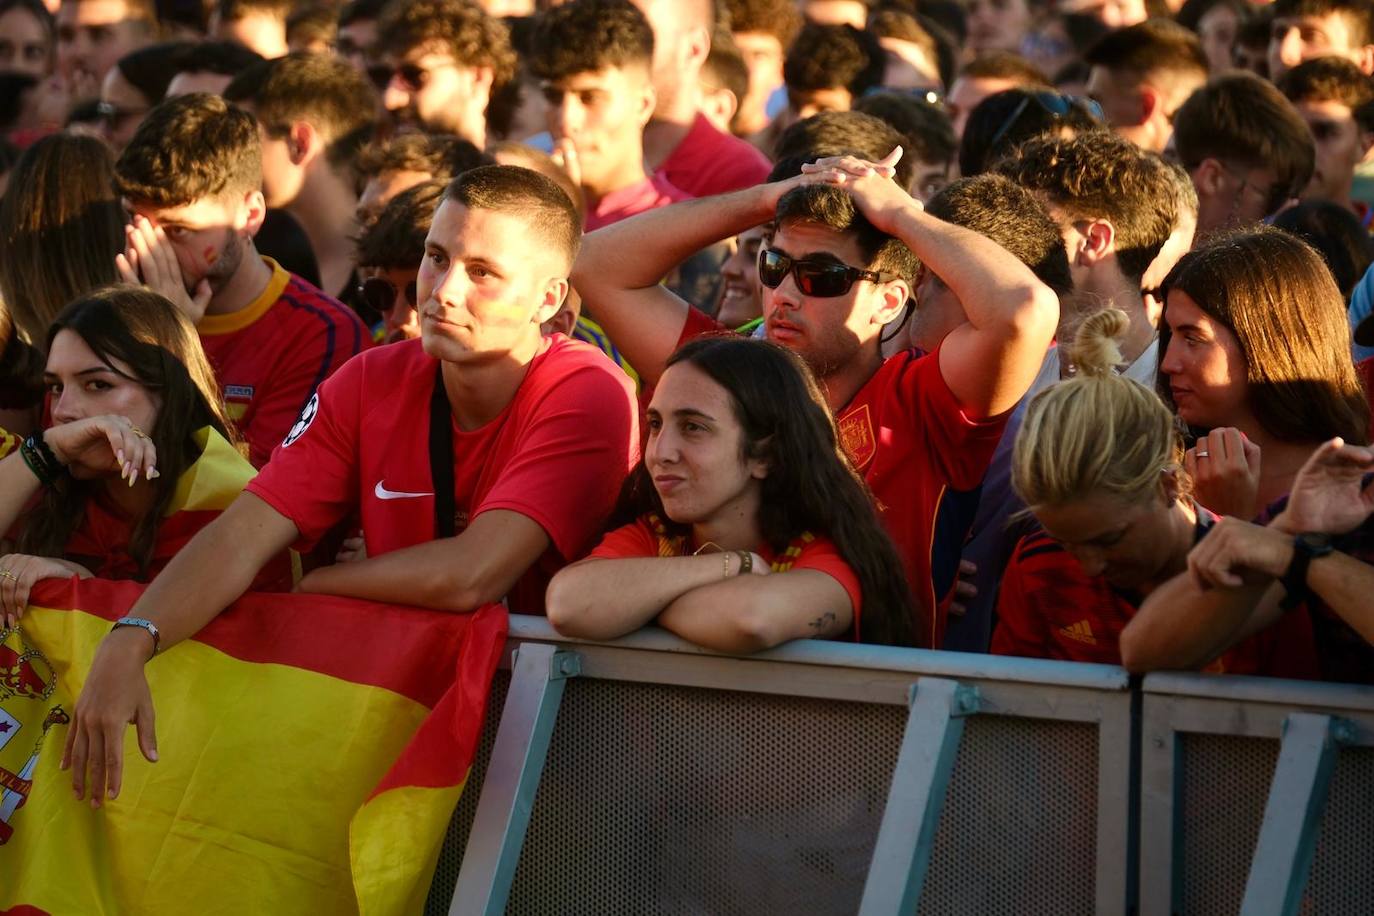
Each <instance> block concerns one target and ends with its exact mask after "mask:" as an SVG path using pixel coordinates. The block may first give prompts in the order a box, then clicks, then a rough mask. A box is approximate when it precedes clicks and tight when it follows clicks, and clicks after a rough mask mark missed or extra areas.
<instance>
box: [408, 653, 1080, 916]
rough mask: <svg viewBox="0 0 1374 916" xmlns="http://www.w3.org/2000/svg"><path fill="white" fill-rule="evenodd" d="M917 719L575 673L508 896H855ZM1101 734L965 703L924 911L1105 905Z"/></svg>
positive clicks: (453, 845) (580, 901)
mask: <svg viewBox="0 0 1374 916" xmlns="http://www.w3.org/2000/svg"><path fill="white" fill-rule="evenodd" d="M508 680H509V676H508V674H506V673H505V672H499V673H498V675H497V682H496V686H495V688H494V692H493V698H492V705H491V709H492V713H491V715H489V717H488V724H487V733H486V735H485V737H484V740H483V744H482V746H481V748H480V749H479V761H478V764H477V766H476V767H475V768H474V771H473V778H472V781H471V782H470V786H471V787H472V788H473V789H474V790H476V789H477V788H478V787H479V786H480V785H481V782H480V779H481V776H482V775H483V773H484V771H485V764H486V759H487V757H488V756H489V754H490V747H491V738H492V733H493V731H494V725H495V720H496V718H497V717H498V716H499V713H500V709H501V702H502V700H503V699H504V695H505V690H506V686H507V683H508ZM905 722H906V710H905V709H904V708H901V707H896V706H878V705H866V704H857V703H844V702H838V701H828V700H814V699H807V698H795V697H775V696H767V695H759V694H745V693H736V692H730V691H714V690H700V689H692V688H679V687H671V686H662V685H650V684H632V683H622V682H613V681H597V680H592V679H586V680H584V679H574V680H571V681H569V682H568V685H567V688H566V692H565V694H564V698H563V705H562V709H561V711H560V714H559V719H558V725H557V728H556V731H555V734H554V738H553V744H552V747H551V748H550V751H549V758H548V764H547V766H546V768H545V772H544V778H543V781H542V783H541V785H540V790H539V795H538V798H537V799H536V802H535V806H534V814H533V817H532V819H531V823H530V829H529V833H528V835H527V837H526V842H525V848H524V852H523V855H522V856H521V860H520V865H519V867H518V869H517V872H516V876H515V882H514V886H513V888H512V891H511V898H510V904H509V906H508V908H507V912H508V913H513V914H522V916H523V914H545V913H549V914H560V916H564V914H569V916H571V914H582V913H587V914H597V916H602V914H604V916H615V914H635V916H638V914H649V913H665V914H677V913H684V914H685V913H690V914H735V913H741V914H742V913H747V914H750V916H753V914H766V913H781V914H800V913H806V914H828V913H837V914H838V913H845V914H852V913H853V912H855V910H856V909H857V907H858V903H859V899H860V897H861V895H862V891H863V882H864V878H865V875H866V873H867V869H868V866H869V862H870V859H871V857H872V851H873V844H874V842H875V841H876V839H877V833H878V826H879V823H880V821H881V818H882V809H883V805H884V804H885V802H886V798H887V792H888V788H889V782H890V779H891V773H892V769H893V767H894V766H895V764H896V758H897V752H898V748H899V745H900V742H901V736H902V730H903V728H904V726H905ZM1096 736H1097V732H1096V728H1095V726H1092V725H1081V724H1072V723H1055V722H1047V721H1028V720H1018V719H1010V718H1000V717H990V716H975V717H973V718H971V719H970V720H969V721H968V724H967V726H966V728H965V731H964V739H963V743H962V745H961V750H960V754H959V758H958V760H957V762H956V765H955V771H954V775H953V777H952V780H951V783H950V787H949V793H948V795H947V798H946V805H945V814H944V817H943V819H942V822H941V827H940V829H939V830H938V831H937V836H936V844H935V851H934V855H933V857H932V863H931V869H930V872H929V873H928V876H927V882H926V888H925V893H924V895H923V904H922V907H921V913H922V914H931V916H943V914H965V913H967V914H979V916H983V914H999V913H1005V914H1018V916H1019V914H1047V916H1050V914H1053V916H1061V914H1062V916H1068V914H1073V913H1090V912H1092V909H1093V884H1094V847H1095V840H1096V837H1095V826H1096V821H1095V817H1096V782H1097V740H1096ZM477 795H478V793H477V791H472V792H469V793H467V794H466V795H465V796H464V799H463V801H462V802H461V803H460V805H459V807H458V811H457V812H456V814H455V817H454V820H453V824H452V826H451V827H450V830H449V837H448V841H447V842H446V844H445V848H444V853H443V856H442V857H441V859H440V864H439V868H438V870H437V872H436V875H435V880H434V885H433V889H432V891H431V896H430V901H429V906H428V907H427V910H426V912H427V913H429V914H442V913H444V912H446V910H447V906H448V900H449V898H450V896H451V895H452V890H453V885H454V882H455V880H456V878H457V874H458V866H459V862H460V861H461V857H462V848H463V846H464V844H465V843H466V840H467V833H468V829H469V826H470V824H471V820H472V815H473V811H474V810H475V807H476V801H477Z"/></svg>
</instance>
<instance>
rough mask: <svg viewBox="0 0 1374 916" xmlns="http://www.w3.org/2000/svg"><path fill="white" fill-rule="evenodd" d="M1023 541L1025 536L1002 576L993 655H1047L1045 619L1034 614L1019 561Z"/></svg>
mask: <svg viewBox="0 0 1374 916" xmlns="http://www.w3.org/2000/svg"><path fill="white" fill-rule="evenodd" d="M1024 544H1025V539H1024V538H1023V539H1022V541H1021V543H1020V544H1018V545H1017V549H1016V551H1015V553H1014V554H1013V556H1012V558H1011V562H1009V563H1008V564H1007V569H1006V572H1005V573H1004V574H1003V575H1002V587H1001V590H1000V592H999V593H998V596H997V627H996V629H994V630H993V631H992V648H991V651H992V654H993V655H1017V656H1021V657H1022V658H1047V657H1048V653H1046V651H1045V633H1044V629H1045V627H1044V621H1043V620H1042V619H1040V618H1039V617H1038V615H1037V614H1036V613H1035V610H1034V609H1033V608H1032V607H1031V603H1030V600H1029V597H1028V596H1027V594H1026V582H1025V577H1024V575H1023V571H1022V568H1021V562H1020V552H1021V547H1022V546H1024Z"/></svg>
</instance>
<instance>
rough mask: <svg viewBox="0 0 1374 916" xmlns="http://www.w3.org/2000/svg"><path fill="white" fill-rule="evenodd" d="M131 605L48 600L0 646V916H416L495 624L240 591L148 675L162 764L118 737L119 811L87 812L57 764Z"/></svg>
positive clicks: (461, 775)
mask: <svg viewBox="0 0 1374 916" xmlns="http://www.w3.org/2000/svg"><path fill="white" fill-rule="evenodd" d="M141 588H142V587H141V586H139V585H136V584H133V583H127V582H107V581H102V580H98V579H87V580H84V581H80V580H72V581H70V582H57V581H53V582H47V583H43V584H41V585H40V587H39V588H38V589H36V590H35V592H34V596H33V599H32V600H31V606H30V608H29V609H28V610H27V611H26V612H25V614H24V616H23V618H22V620H21V622H20V627H19V628H18V630H16V631H13V632H8V633H3V635H4V640H3V644H0V914H7V913H16V914H17V913H24V914H38V913H49V914H53V916H59V914H83V916H85V914H163V913H197V914H214V913H225V914H230V913H233V914H242V913H272V914H295V913H300V914H311V916H316V914H342V913H354V912H358V913H363V914H369V916H371V914H391V913H397V914H400V913H418V912H421V911H422V910H423V908H424V901H425V896H426V894H427V892H428V889H429V883H430V877H431V875H432V874H433V871H434V866H435V863H436V861H437V860H438V856H439V849H440V846H441V844H442V841H443V838H444V834H445V831H446V828H447V826H448V822H449V818H450V816H451V814H452V812H453V808H454V805H455V804H456V803H457V800H458V797H459V795H460V794H461V793H462V791H463V785H464V783H465V781H466V779H467V775H468V772H469V768H470V767H471V764H472V760H473V754H474V752H475V749H476V745H477V740H478V735H479V733H480V731H481V728H482V723H483V719H484V717H485V710H486V702H487V694H488V690H489V688H490V686H491V678H492V674H493V673H494V671H495V669H496V664H497V661H498V658H499V656H500V652H501V648H502V646H503V644H504V641H505V634H506V627H507V617H506V612H505V610H504V609H503V608H501V607H499V606H495V605H493V606H488V607H484V608H482V609H481V610H478V611H476V612H474V613H471V614H447V613H440V612H436V611H425V610H418V609H415V608H405V607H395V606H391V605H381V604H373V603H367V602H361V601H353V600H349V599H340V598H332V597H325V596H317V595H276V594H272V595H269V594H250V595H247V596H245V597H244V598H242V599H240V600H239V601H238V602H237V603H235V604H234V605H233V606H232V607H231V608H230V609H229V610H228V611H226V612H225V613H223V614H221V615H220V616H219V617H217V618H216V619H215V620H214V621H213V622H212V623H211V624H210V625H209V626H207V627H206V628H205V629H204V630H202V631H201V632H200V633H199V634H198V635H197V636H196V637H195V638H194V639H192V640H188V641H186V642H184V643H181V644H179V645H177V646H174V647H172V648H171V649H169V650H168V651H167V652H166V653H164V654H162V655H159V656H158V657H156V658H155V659H153V660H152V661H151V662H149V664H148V666H147V669H146V670H147V673H148V681H149V685H150V687H151V688H152V694H153V702H154V705H155V708H156V715H157V720H156V721H157V726H156V727H157V736H158V756H159V761H158V762H157V763H149V762H147V761H146V760H144V759H143V757H142V755H141V754H140V752H139V750H138V747H137V744H136V740H135V736H134V732H133V728H132V727H131V728H130V729H129V732H128V735H127V736H126V740H125V745H124V784H123V788H122V790H121V791H120V795H119V798H117V799H115V800H114V801H110V802H107V803H106V804H105V806H104V807H102V808H100V809H99V810H93V809H92V808H91V807H90V806H89V804H86V803H82V802H78V801H76V800H75V799H74V797H73V794H72V788H71V774H70V773H66V772H62V771H60V770H59V769H58V761H59V760H60V758H61V753H62V747H63V744H64V743H65V741H66V737H67V736H66V729H67V727H68V723H69V722H70V717H71V712H72V708H73V703H74V700H75V698H76V697H77V695H78V694H79V692H80V690H81V686H82V682H83V680H84V678H85V675H86V672H87V670H88V669H89V667H90V663H91V658H92V656H93V655H94V653H95V649H96V646H97V645H98V644H99V642H100V640H101V638H102V637H103V636H104V635H105V634H106V633H107V632H108V631H109V629H110V624H111V622H112V621H113V620H115V619H117V618H119V617H121V616H123V615H124V614H126V613H127V612H128V609H129V608H130V607H131V606H132V605H133V603H134V601H135V600H136V599H137V598H138V595H139V592H140V590H141ZM0 632H3V631H0Z"/></svg>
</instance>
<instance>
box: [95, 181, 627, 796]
mask: <svg viewBox="0 0 1374 916" xmlns="http://www.w3.org/2000/svg"><path fill="white" fill-rule="evenodd" d="M580 235H581V230H580V228H579V226H578V219H577V213H576V211H575V210H574V209H573V206H572V203H571V201H569V200H568V198H567V195H566V194H564V193H563V191H562V190H561V189H559V188H558V186H557V185H555V184H554V183H553V182H552V181H550V180H549V179H547V178H544V177H543V176H542V175H539V174H538V173H537V172H533V171H530V170H528V169H522V168H516V167H512V166H485V167H482V168H478V169H473V170H471V171H469V172H465V173H464V174H463V175H462V176H460V177H459V178H458V179H457V180H456V181H455V182H454V183H453V184H452V185H450V187H449V189H448V191H447V192H446V193H445V197H444V200H443V202H442V203H441V204H440V205H439V208H438V210H437V211H436V212H435V214H434V221H433V223H432V224H431V226H430V231H429V236H428V238H427V239H426V242H425V249H426V253H425V260H424V263H423V266H422V267H421V268H420V274H419V278H418V287H419V299H420V302H421V307H420V308H421V320H422V324H421V338H420V339H419V340H411V341H405V342H402V343H397V344H392V345H390V346H386V347H378V348H375V349H373V350H369V351H368V352H367V353H365V354H363V355H362V356H361V357H360V358H358V359H356V360H353V361H351V362H350V363H349V364H348V365H347V366H345V367H344V368H343V369H342V370H340V372H339V373H338V374H336V375H335V376H333V377H332V378H331V379H330V380H329V381H328V382H326V383H325V384H324V385H323V386H321V388H320V391H319V393H318V394H316V396H315V397H313V398H312V399H311V400H310V403H309V404H308V405H307V406H306V408H305V411H304V412H303V413H302V414H301V417H300V419H299V420H298V421H297V422H296V425H295V427H294V428H293V429H292V430H291V433H290V435H288V436H287V438H286V440H285V441H284V442H283V443H282V445H281V447H280V448H279V449H277V451H276V452H275V453H274V454H273V457H272V461H271V462H270V463H269V464H268V465H267V467H266V468H264V469H263V471H262V473H261V474H259V475H258V477H257V478H255V479H254V481H253V483H252V485H251V487H250V488H248V489H247V490H246V491H245V493H244V495H243V496H241V497H240V498H239V499H238V500H237V501H236V502H235V503H234V504H233V505H231V506H230V507H229V509H228V510H227V511H226V512H225V513H224V514H223V515H222V516H220V518H219V519H218V520H216V521H215V522H214V523H213V524H211V525H210V526H208V527H207V528H206V529H204V531H203V532H202V533H201V534H200V535H198V536H197V537H196V538H195V539H194V540H193V541H192V542H191V543H190V544H189V545H187V547H186V548H185V549H184V550H183V551H182V552H181V553H180V554H178V555H177V557H176V558H175V559H173V560H172V562H171V563H170V564H169V565H168V566H167V568H166V570H165V571H164V572H163V574H162V575H160V576H158V578H157V579H156V580H154V582H153V584H152V585H151V586H149V588H148V590H147V591H146V592H145V593H144V595H143V597H142V598H140V599H139V601H138V603H137V604H135V605H134V607H133V609H132V610H130V612H129V614H130V616H132V617H135V618H142V619H145V620H149V621H151V622H152V625H153V626H155V627H156V628H157V629H158V630H159V631H160V634H161V640H160V645H161V646H162V647H166V646H168V645H171V644H173V643H175V642H178V641H180V640H182V639H185V638H187V637H188V636H191V635H192V634H194V633H196V632H197V631H199V630H200V629H201V627H203V626H205V624H206V623H208V622H209V621H210V620H211V619H212V618H213V617H214V616H215V615H216V614H218V613H219V612H220V611H221V610H222V609H223V608H224V607H226V606H227V605H228V604H229V603H230V602H232V601H233V600H234V599H235V598H237V597H238V596H239V595H240V594H242V592H243V590H244V589H245V588H246V587H247V586H248V583H249V582H250V581H251V580H252V577H253V575H254V574H255V573H256V571H257V569H258V567H259V566H260V565H261V564H262V563H264V562H265V561H266V560H267V559H268V558H269V557H271V556H272V555H274V554H275V553H276V552H278V551H280V550H282V549H283V548H285V547H286V546H288V545H291V544H295V545H296V546H297V547H299V548H302V549H308V548H309V547H310V546H311V545H312V544H313V542H314V541H315V540H316V539H317V538H319V537H320V536H321V535H322V534H323V533H325V532H326V531H328V530H329V529H330V528H331V527H332V526H333V525H334V524H335V523H337V522H338V521H339V520H341V519H343V518H345V517H346V516H348V515H350V514H351V513H355V512H356V513H358V514H359V515H360V516H361V518H362V528H363V533H364V539H365V541H366V557H365V558H364V559H359V560H356V561H353V562H349V563H342V564H339V565H336V566H329V567H324V568H322V569H317V570H315V571H314V572H312V573H310V574H309V575H307V576H306V577H305V578H304V579H302V580H301V582H300V586H299V589H300V590H301V591H306V592H318V593H324V594H332V595H346V596H351V597H355V598H366V599H370V600H373V601H390V602H397V603H402V604H414V605H419V606H422V607H429V608H435V609H438V610H450V611H469V610H473V609H475V608H477V607H479V606H481V605H483V604H488V603H491V602H493V601H500V600H501V599H502V598H505V597H507V596H509V597H510V603H511V606H512V607H514V608H516V609H517V610H524V611H530V610H536V611H537V610H539V609H540V608H542V599H543V594H544V589H545V588H546V587H547V585H548V580H549V578H550V576H551V575H552V573H553V572H554V571H555V570H556V569H558V568H559V567H561V566H562V565H563V564H564V563H567V562H568V561H570V560H572V559H574V558H575V557H578V556H580V555H582V554H584V553H585V552H586V551H587V550H588V549H589V548H590V547H591V546H592V545H593V544H594V543H595V541H596V537H597V536H598V535H599V534H600V532H601V526H602V523H603V521H604V519H605V517H606V515H607V514H608V513H609V511H610V509H611V506H612V503H613V502H614V501H615V497H616V493H617V491H618V490H619V488H620V483H621V481H622V480H623V479H624V477H625V474H626V472H627V471H628V470H629V469H630V468H631V467H632V466H633V465H634V463H635V461H636V460H637V457H638V442H639V433H638V429H637V424H636V420H635V411H634V406H633V392H632V390H631V385H630V382H629V379H627V378H626V377H625V376H624V374H623V373H621V372H620V370H618V369H617V368H616V367H615V366H614V365H613V364H612V363H610V362H609V361H608V360H607V359H606V358H605V356H603V355H602V354H601V353H600V352H599V351H597V350H595V349H594V348H592V347H590V346H587V345H585V344H581V343H577V342H575V341H571V340H568V339H567V338H566V337H563V336H561V335H554V336H552V337H545V336H544V335H543V334H542V333H541V331H540V323H541V322H543V321H545V320H547V319H548V318H549V317H550V316H552V315H553V314H554V312H556V311H557V310H558V308H559V306H560V305H561V304H562V301H563V298H564V296H566V295H567V292H568V280H567V276H568V271H569V268H570V267H571V265H572V262H573V258H574V257H575V255H576V252H577V248H578V244H579V238H580ZM130 631H134V632H130ZM158 645H159V643H158V642H157V639H156V638H155V637H154V636H153V635H152V633H151V631H147V630H145V629H143V628H141V627H121V628H119V629H117V630H115V631H113V632H111V633H110V634H109V636H108V637H107V638H106V639H105V641H104V642H103V643H102V644H101V648H100V649H99V651H98V652H97V656H96V658H95V661H94V663H93V665H92V668H91V673H90V676H89V677H88V679H87V681H86V686H85V689H84V691H83V693H82V696H81V698H80V699H79V701H78V702H77V706H76V717H75V722H74V723H73V734H74V737H73V739H72V741H73V743H72V745H71V764H72V766H73V768H74V769H75V771H76V786H77V789H78V794H79V793H80V791H81V788H82V786H83V780H84V767H85V762H86V760H87V758H89V759H90V761H91V763H92V766H93V768H94V769H93V772H92V779H91V787H92V789H93V791H94V793H95V795H94V798H93V800H94V799H95V798H99V797H100V796H101V790H102V789H103V788H104V787H105V786H106V784H107V779H108V784H109V786H110V787H111V791H112V792H117V791H118V786H119V763H118V758H119V753H118V751H119V746H120V742H121V741H122V735H123V729H124V726H123V723H125V722H129V721H133V720H135V719H136V720H137V724H138V727H139V735H140V741H141V747H142V748H143V750H144V752H145V755H146V754H148V753H150V752H151V749H152V746H153V745H152V740H153V739H152V698H151V696H150V695H149V692H148V686H147V681H146V680H145V679H144V676H143V665H144V663H145V662H146V661H147V660H148V658H149V657H150V656H151V655H152V651H153V650H154V649H155V648H157V647H158ZM101 722H105V723H115V722H118V723H120V724H119V725H118V726H113V725H108V724H107V725H103V726H102V725H100V724H99V723H101ZM107 754H108V755H110V757H111V758H112V759H113V760H114V761H115V762H114V763H112V764H111V765H110V769H109V771H108V773H107V771H106V755H107ZM150 759H151V758H150Z"/></svg>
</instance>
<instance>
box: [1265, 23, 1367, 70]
mask: <svg viewBox="0 0 1374 916" xmlns="http://www.w3.org/2000/svg"><path fill="white" fill-rule="evenodd" d="M1326 55H1335V56H1337V57H1344V58H1346V59H1347V60H1351V61H1354V62H1355V64H1357V65H1358V66H1359V68H1360V69H1361V70H1363V71H1364V72H1365V73H1369V72H1370V71H1371V66H1372V65H1374V55H1371V53H1370V49H1369V48H1367V47H1361V46H1359V45H1357V44H1356V43H1355V39H1354V34H1353V33H1352V31H1351V27H1350V23H1348V22H1347V21H1346V18H1345V14H1343V13H1339V12H1333V13H1328V14H1326V15H1325V16H1285V17H1283V18H1277V19H1275V20H1274V24H1273V25H1272V26H1271V27H1270V31H1269V76H1270V78H1271V79H1274V80H1277V79H1278V78H1279V77H1280V76H1282V75H1283V74H1284V73H1285V72H1287V71H1289V70H1291V69H1293V68H1294V67H1296V66H1297V65H1298V64H1300V63H1302V62H1303V61H1305V60H1311V59H1312V58H1314V57H1324V56H1326Z"/></svg>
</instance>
